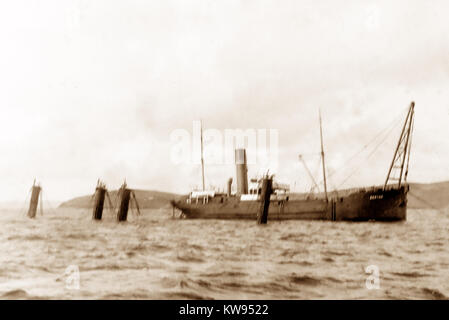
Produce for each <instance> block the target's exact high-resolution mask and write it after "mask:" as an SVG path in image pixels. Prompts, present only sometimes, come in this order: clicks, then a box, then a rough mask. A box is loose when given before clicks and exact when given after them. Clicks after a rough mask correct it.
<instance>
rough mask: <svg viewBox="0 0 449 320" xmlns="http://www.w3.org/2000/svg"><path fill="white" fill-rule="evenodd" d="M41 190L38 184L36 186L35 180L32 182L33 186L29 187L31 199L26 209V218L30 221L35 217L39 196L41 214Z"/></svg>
mask: <svg viewBox="0 0 449 320" xmlns="http://www.w3.org/2000/svg"><path fill="white" fill-rule="evenodd" d="M41 191H42V188H41V186H40V185H39V184H36V179H35V180H34V182H33V186H32V187H31V199H30V206H29V208H28V213H27V216H28V217H29V218H31V219H34V218H35V217H36V212H37V206H38V203H39V196H40V198H41V212H42V193H41Z"/></svg>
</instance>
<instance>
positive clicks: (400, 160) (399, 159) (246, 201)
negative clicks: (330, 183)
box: [173, 102, 415, 221]
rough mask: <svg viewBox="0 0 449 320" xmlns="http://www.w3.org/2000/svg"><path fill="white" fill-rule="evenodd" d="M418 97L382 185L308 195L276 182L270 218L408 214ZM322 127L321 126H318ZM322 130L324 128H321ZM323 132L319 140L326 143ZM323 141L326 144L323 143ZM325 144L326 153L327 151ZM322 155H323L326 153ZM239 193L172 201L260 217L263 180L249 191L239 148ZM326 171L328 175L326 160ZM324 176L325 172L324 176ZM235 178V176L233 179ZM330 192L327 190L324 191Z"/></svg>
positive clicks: (212, 214)
mask: <svg viewBox="0 0 449 320" xmlns="http://www.w3.org/2000/svg"><path fill="white" fill-rule="evenodd" d="M414 107H415V104H414V102H412V103H411V105H410V108H409V110H408V113H407V117H406V120H405V122H404V125H403V127H402V131H401V136H400V138H399V141H398V144H397V147H396V150H395V153H394V157H393V161H392V162H391V165H390V168H389V171H388V174H387V179H386V181H385V184H384V185H383V186H379V187H371V188H358V189H351V190H338V191H332V192H325V194H324V195H323V194H321V195H320V194H316V195H315V197H310V196H307V197H306V196H304V197H300V196H294V195H289V194H288V192H289V187H288V186H286V185H282V184H278V183H276V182H274V181H273V185H272V194H271V197H270V205H269V208H268V219H269V220H331V221H368V220H378V221H400V220H405V219H406V217H407V192H408V190H409V188H408V185H407V175H408V164H409V158H410V146H411V140H412V139H411V136H412V132H413V123H414ZM320 127H321V125H320ZM320 129H321V128H320ZM322 140H323V139H322V134H321V142H322ZM322 146H323V144H322ZM323 149H324V148H323V147H322V156H323V155H324V150H323ZM323 158H324V157H323ZM235 160H236V173H237V193H236V194H231V192H230V186H229V183H228V190H227V192H226V193H218V192H214V191H205V190H203V191H193V192H191V193H190V194H189V195H188V196H186V197H183V198H182V199H180V200H179V201H174V202H173V206H174V208H177V209H178V210H180V211H181V212H182V214H181V217H183V218H188V219H251V220H256V219H257V217H258V212H259V208H260V196H261V195H260V193H261V188H262V180H251V183H250V184H248V181H247V180H246V185H247V186H248V191H247V192H246V193H241V192H242V191H246V190H245V182H242V181H241V180H242V179H247V178H246V153H245V152H244V151H236V159H235ZM322 163H323V175H324V174H325V169H324V160H323V162H322ZM323 179H324V177H323ZM230 181H231V183H232V180H230ZM326 191H327V190H326Z"/></svg>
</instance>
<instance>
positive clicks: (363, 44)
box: [0, 0, 449, 201]
mask: <svg viewBox="0 0 449 320" xmlns="http://www.w3.org/2000/svg"><path fill="white" fill-rule="evenodd" d="M448 9H449V4H448V3H447V1H438V0H435V1H432V2H429V1H427V2H426V1H413V0H411V1H410V0H408V1H403V0H397V1H368V0H367V1H331V0H318V1H317V0H314V1H289V0H285V1H274V0H257V1H256V0H241V1H237V0H227V1H210V0H192V1H182V0H167V1H148V0H145V1H144V0H127V1H118V0H95V1H92V0H67V1H58V0H33V1H32V0H26V1H24V0H16V1H8V2H6V1H5V2H1V3H0V43H1V50H0V147H1V150H2V152H1V157H0V177H1V182H2V183H1V185H0V191H1V192H0V201H20V200H23V199H25V198H26V196H27V194H28V191H29V189H30V186H31V185H32V183H33V180H34V179H35V178H36V179H37V180H38V181H40V182H41V184H42V186H43V189H44V197H45V198H46V199H49V200H52V201H63V200H67V199H70V198H72V197H74V196H80V195H85V194H90V193H92V192H93V191H94V188H95V184H96V181H97V179H98V178H101V179H102V180H104V181H105V182H106V184H107V185H108V187H109V188H111V189H115V188H118V187H119V186H120V184H121V183H122V182H123V180H124V179H126V181H127V183H128V185H129V186H130V187H132V188H137V189H150V190H162V191H170V192H177V193H186V192H189V191H190V189H191V188H195V187H198V186H200V185H201V167H200V166H199V164H198V163H197V162H194V161H190V162H189V161H187V162H182V163H175V161H173V159H172V156H171V155H172V153H173V147H174V146H173V141H172V135H173V132H178V131H179V130H184V132H189V133H192V137H193V130H194V123H195V121H198V120H200V119H201V120H202V123H203V128H204V130H205V131H207V130H211V129H213V130H215V132H218V133H223V134H224V132H225V130H226V129H243V130H257V129H265V130H267V131H269V130H270V129H271V130H273V131H274V132H276V134H277V137H278V138H277V140H276V143H275V145H276V146H277V147H276V155H275V156H274V158H275V159H276V160H277V162H276V165H273V166H272V167H270V165H266V164H265V165H262V164H258V163H255V164H251V165H250V166H249V176H250V177H252V176H258V175H259V176H260V175H261V174H262V173H263V172H265V171H266V170H268V169H270V172H272V173H274V174H275V178H276V179H278V180H279V181H281V182H285V183H289V184H290V185H291V188H292V190H293V191H305V190H308V189H309V188H310V186H311V179H310V178H309V176H308V175H307V172H306V170H305V168H304V166H303V165H302V163H301V162H299V160H298V155H299V154H304V159H305V161H306V164H307V166H308V167H309V169H310V171H312V173H313V175H314V176H315V178H316V179H317V180H318V181H320V180H321V179H322V178H321V175H320V167H319V160H320V158H319V154H318V153H319V151H320V137H319V121H318V110H321V114H322V122H323V135H324V137H323V138H324V145H325V151H326V165H327V170H328V174H329V176H330V177H329V185H330V187H329V188H330V189H332V188H340V187H341V188H347V187H354V186H361V185H375V184H382V183H383V182H384V180H385V178H386V174H387V170H388V167H389V165H390V162H391V160H392V157H393V152H394V148H395V144H396V143H397V139H398V137H399V134H400V129H401V128H400V127H401V125H402V121H403V120H404V118H405V112H406V109H407V108H408V106H409V105H410V102H411V101H415V103H416V119H415V127H414V135H413V144H412V152H411V160H410V173H409V181H415V182H433V181H442V180H449V170H448V168H449V142H448V136H449V135H448V133H449V128H448V123H449V91H448V88H449V24H448V23H447V16H446V12H448ZM390 128H391V130H390ZM176 130H178V131H176ZM385 130H387V132H389V135H388V136H385V137H383V136H382V134H383V132H385ZM209 132H210V131H209ZM379 133H381V137H382V140H381V141H380V142H383V143H378V141H374V146H373V145H372V144H370V145H369V146H368V147H365V145H366V144H368V143H369V142H370V141H372V139H374V138H375V137H376V136H378V135H379ZM192 139H193V138H192ZM193 140H195V139H193ZM195 141H196V140H195ZM195 141H193V142H192V144H194V143H195ZM208 148H209V149H208ZM211 148H212V149H213V148H220V146H219V145H218V146H217V145H216V144H214V143H211V142H210V141H209V142H207V141H206V142H205V151H206V149H208V150H211ZM359 151H362V152H361V153H360V154H359V153H358V152H359ZM374 151H375V152H374ZM196 155H197V153H196ZM205 177H206V184H207V186H208V187H209V186H214V187H218V188H224V186H225V183H226V180H227V178H228V177H235V168H234V166H233V165H232V164H229V163H226V164H217V163H211V161H209V163H208V161H207V159H206V166H205ZM348 177H349V178H348Z"/></svg>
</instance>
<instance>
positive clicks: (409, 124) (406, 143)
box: [384, 101, 415, 190]
mask: <svg viewBox="0 0 449 320" xmlns="http://www.w3.org/2000/svg"><path fill="white" fill-rule="evenodd" d="M414 116H415V102H413V101H412V103H411V104H410V108H409V110H408V113H407V117H406V118H405V122H404V126H403V127H402V131H401V136H400V137H399V141H398V145H397V147H396V151H395V152H394V156H393V161H392V162H391V165H390V169H389V170H388V175H387V179H386V180H385V185H384V190H385V189H386V187H387V184H388V182H389V181H390V180H397V181H398V188H400V187H401V183H402V176H404V183H405V182H407V175H408V166H409V160H410V147H411V142H412V139H411V134H412V131H413V123H414ZM406 159H407V164H406V166H407V167H406V170H405V174H404V164H405V160H406ZM393 169H399V177H398V178H396V177H392V176H391V175H392V171H393Z"/></svg>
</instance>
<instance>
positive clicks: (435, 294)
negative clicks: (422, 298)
mask: <svg viewBox="0 0 449 320" xmlns="http://www.w3.org/2000/svg"><path fill="white" fill-rule="evenodd" d="M421 291H422V292H423V293H424V294H425V295H426V296H428V297H429V298H430V299H435V300H449V298H448V297H447V296H446V295H444V294H443V293H441V291H439V290H438V289H430V288H423V289H421Z"/></svg>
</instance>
